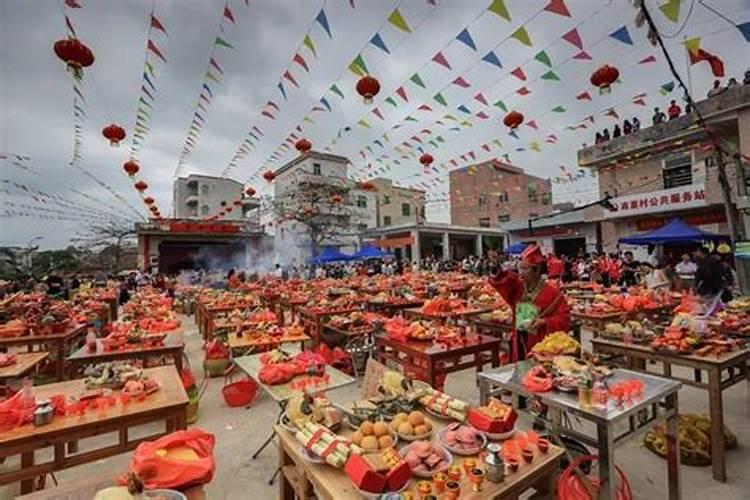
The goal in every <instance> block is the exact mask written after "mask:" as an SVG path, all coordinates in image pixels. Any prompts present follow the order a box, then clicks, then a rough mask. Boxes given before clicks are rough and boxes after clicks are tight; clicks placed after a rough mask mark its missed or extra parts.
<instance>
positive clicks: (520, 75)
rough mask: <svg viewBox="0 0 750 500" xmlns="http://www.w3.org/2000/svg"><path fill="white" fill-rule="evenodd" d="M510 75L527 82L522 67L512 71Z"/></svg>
mask: <svg viewBox="0 0 750 500" xmlns="http://www.w3.org/2000/svg"><path fill="white" fill-rule="evenodd" d="M510 74H511V75H513V76H515V77H516V78H518V79H519V80H523V81H526V73H524V72H523V69H522V68H521V67H520V66H519V67H517V68H516V69H514V70H513V71H511V72H510Z"/></svg>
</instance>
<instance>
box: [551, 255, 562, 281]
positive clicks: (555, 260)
mask: <svg viewBox="0 0 750 500" xmlns="http://www.w3.org/2000/svg"><path fill="white" fill-rule="evenodd" d="M564 270H565V262H563V260H562V259H561V258H559V257H556V256H554V255H551V256H550V258H549V259H547V275H548V276H549V277H550V278H559V277H560V276H562V274H563V271H564Z"/></svg>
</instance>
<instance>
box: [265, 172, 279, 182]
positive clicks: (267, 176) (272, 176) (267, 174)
mask: <svg viewBox="0 0 750 500" xmlns="http://www.w3.org/2000/svg"><path fill="white" fill-rule="evenodd" d="M263 178H264V179H265V180H267V181H268V182H273V180H274V179H275V178H276V174H274V173H273V172H272V171H271V170H266V172H265V173H264V174H263Z"/></svg>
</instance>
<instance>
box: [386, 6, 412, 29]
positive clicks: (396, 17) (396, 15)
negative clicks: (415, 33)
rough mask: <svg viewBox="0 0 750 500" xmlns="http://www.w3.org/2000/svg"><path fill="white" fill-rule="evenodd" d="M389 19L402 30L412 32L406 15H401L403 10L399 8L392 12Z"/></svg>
mask: <svg viewBox="0 0 750 500" xmlns="http://www.w3.org/2000/svg"><path fill="white" fill-rule="evenodd" d="M388 21H390V23H391V24H392V25H394V26H395V27H397V28H398V29H400V30H401V31H405V32H407V33H411V28H409V25H408V24H406V19H404V16H402V15H401V12H399V10H398V9H396V10H394V11H393V12H391V15H390V16H388Z"/></svg>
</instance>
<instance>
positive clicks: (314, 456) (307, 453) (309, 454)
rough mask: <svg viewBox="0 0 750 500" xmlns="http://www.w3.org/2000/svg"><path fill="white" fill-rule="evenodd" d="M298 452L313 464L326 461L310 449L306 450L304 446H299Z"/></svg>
mask: <svg viewBox="0 0 750 500" xmlns="http://www.w3.org/2000/svg"><path fill="white" fill-rule="evenodd" d="M299 454H300V455H302V458H304V459H305V460H307V461H308V462H310V463H313V464H324V463H326V461H325V460H324V459H323V458H322V457H320V456H318V455H317V454H316V453H313V452H312V451H310V450H308V449H307V448H305V447H304V446H300V447H299Z"/></svg>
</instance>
